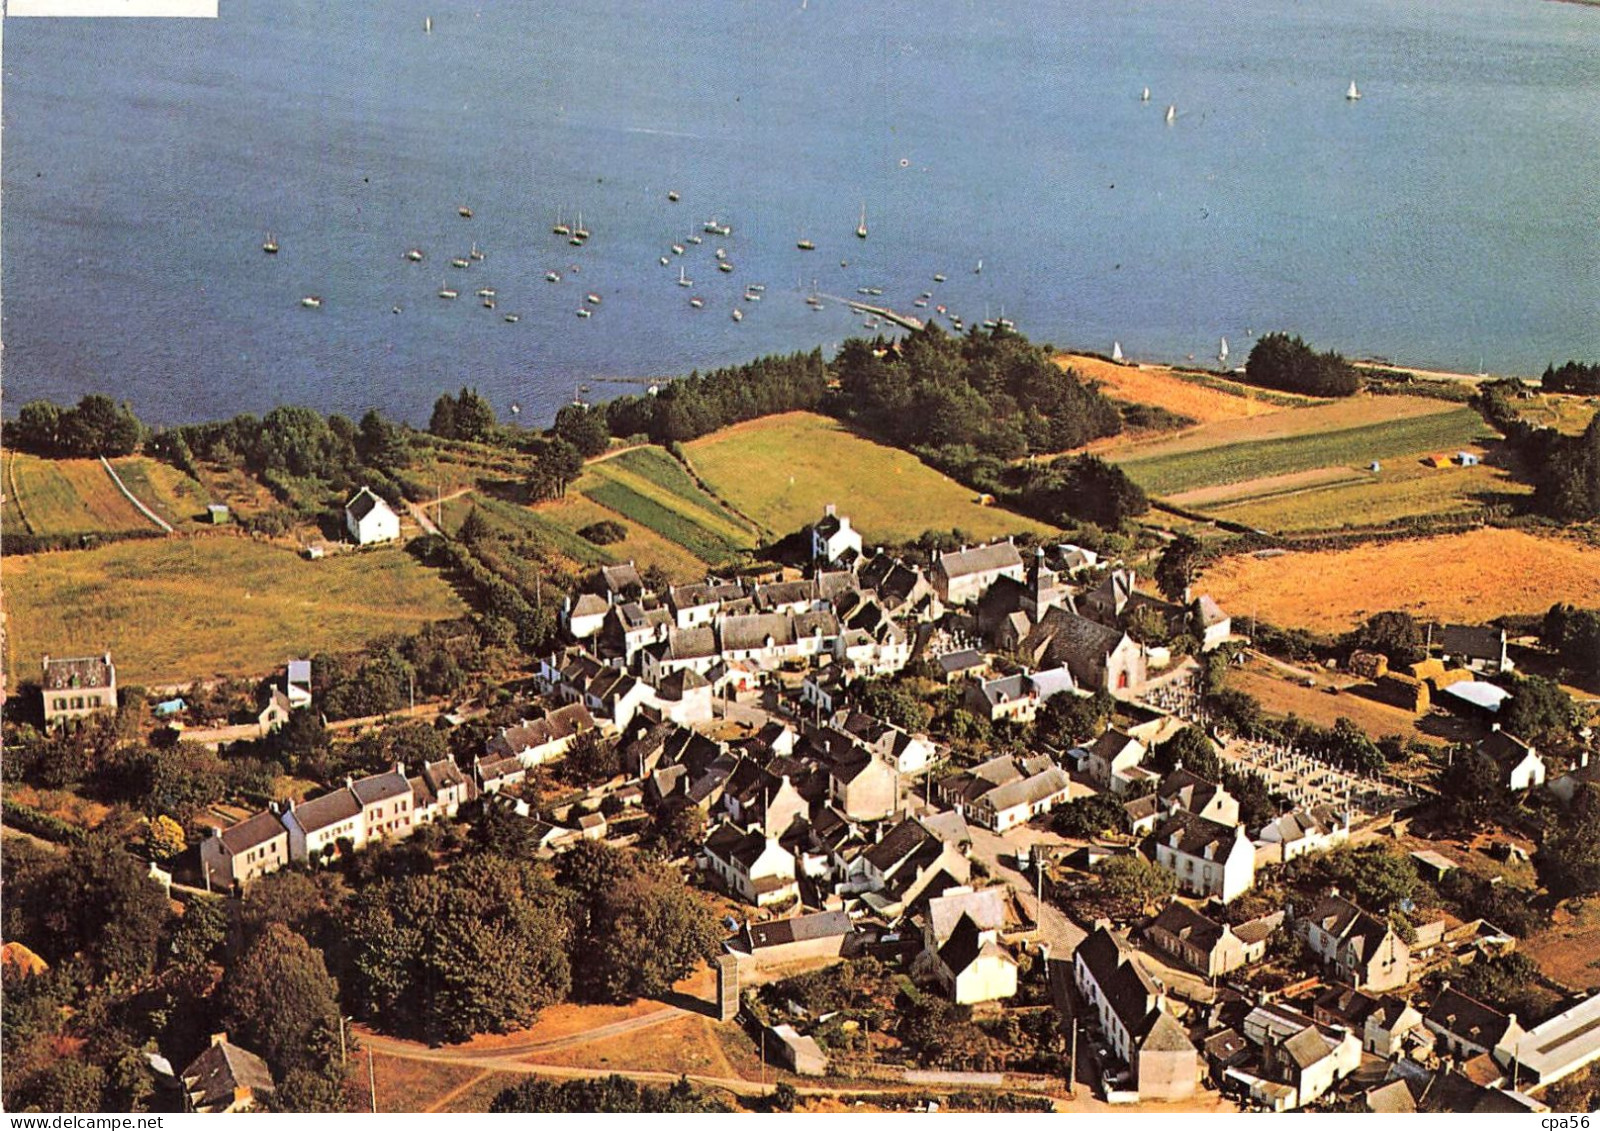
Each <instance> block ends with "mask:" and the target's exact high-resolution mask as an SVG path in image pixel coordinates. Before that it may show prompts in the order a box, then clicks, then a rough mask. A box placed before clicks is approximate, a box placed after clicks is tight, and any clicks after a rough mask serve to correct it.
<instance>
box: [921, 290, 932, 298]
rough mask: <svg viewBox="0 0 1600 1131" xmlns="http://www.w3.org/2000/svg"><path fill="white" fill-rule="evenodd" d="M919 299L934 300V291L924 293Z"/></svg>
mask: <svg viewBox="0 0 1600 1131" xmlns="http://www.w3.org/2000/svg"><path fill="white" fill-rule="evenodd" d="M917 297H918V298H932V297H933V292H932V291H923V292H922V293H921V294H919V295H918V296H917Z"/></svg>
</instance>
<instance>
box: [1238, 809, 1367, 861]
mask: <svg viewBox="0 0 1600 1131" xmlns="http://www.w3.org/2000/svg"><path fill="white" fill-rule="evenodd" d="M1349 839H1350V814H1349V813H1339V812H1337V811H1335V809H1334V808H1333V806H1331V805H1312V806H1307V807H1306V808H1302V809H1296V810H1295V811H1294V812H1292V813H1285V814H1284V815H1283V816H1281V817H1278V818H1277V819H1275V820H1273V821H1270V822H1268V823H1267V824H1265V825H1262V826H1261V831H1260V832H1259V833H1258V834H1257V835H1256V840H1257V841H1258V842H1259V843H1260V844H1262V845H1268V846H1271V850H1270V851H1269V852H1268V853H1266V856H1265V859H1264V861H1263V862H1264V863H1271V864H1287V863H1288V862H1289V861H1291V860H1294V859H1297V858H1298V857H1301V856H1304V855H1306V854H1307V853H1309V852H1326V851H1327V850H1328V849H1330V848H1335V847H1337V846H1339V845H1341V844H1343V843H1345V842H1346V841H1347V840H1349ZM1258 855H1259V854H1258Z"/></svg>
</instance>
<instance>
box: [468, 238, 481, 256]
mask: <svg viewBox="0 0 1600 1131" xmlns="http://www.w3.org/2000/svg"><path fill="white" fill-rule="evenodd" d="M467 258H468V259H478V260H481V259H482V258H483V252H481V251H479V250H478V245H477V243H476V242H474V243H473V245H472V250H471V251H469V252H467Z"/></svg>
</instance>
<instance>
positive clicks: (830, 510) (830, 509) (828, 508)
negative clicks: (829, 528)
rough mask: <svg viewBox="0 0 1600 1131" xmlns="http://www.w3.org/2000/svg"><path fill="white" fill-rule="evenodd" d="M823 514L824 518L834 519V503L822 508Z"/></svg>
mask: <svg viewBox="0 0 1600 1131" xmlns="http://www.w3.org/2000/svg"><path fill="white" fill-rule="evenodd" d="M822 513H823V515H824V516H825V517H827V518H832V517H833V514H834V510H833V504H832V503H829V504H828V505H827V506H825V507H823V508H822Z"/></svg>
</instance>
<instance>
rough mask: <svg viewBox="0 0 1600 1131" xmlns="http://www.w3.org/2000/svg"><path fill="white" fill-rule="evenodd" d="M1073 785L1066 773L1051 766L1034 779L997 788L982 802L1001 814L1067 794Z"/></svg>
mask: <svg viewBox="0 0 1600 1131" xmlns="http://www.w3.org/2000/svg"><path fill="white" fill-rule="evenodd" d="M1071 785H1072V779H1071V778H1069V777H1068V776H1067V774H1066V771H1064V770H1061V769H1059V768H1057V767H1055V766H1051V767H1050V768H1049V769H1048V770H1043V771H1041V772H1040V773H1037V774H1034V775H1033V776H1032V777H1028V778H1023V779H1022V780H1021V781H1013V782H1007V783H1006V784H1005V785H1001V786H996V787H995V788H994V789H992V790H990V791H989V792H988V793H986V794H984V795H983V797H982V798H981V799H980V800H981V801H982V802H983V804H985V805H987V806H988V807H989V808H991V809H993V810H994V811H995V812H997V813H999V812H1002V811H1003V810H1006V809H1012V808H1015V807H1016V806H1018V805H1033V804H1036V803H1037V802H1040V801H1043V800H1044V799H1045V798H1047V797H1053V796H1055V795H1056V794H1059V793H1062V792H1065V791H1066V790H1067V789H1069V788H1070V787H1071Z"/></svg>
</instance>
